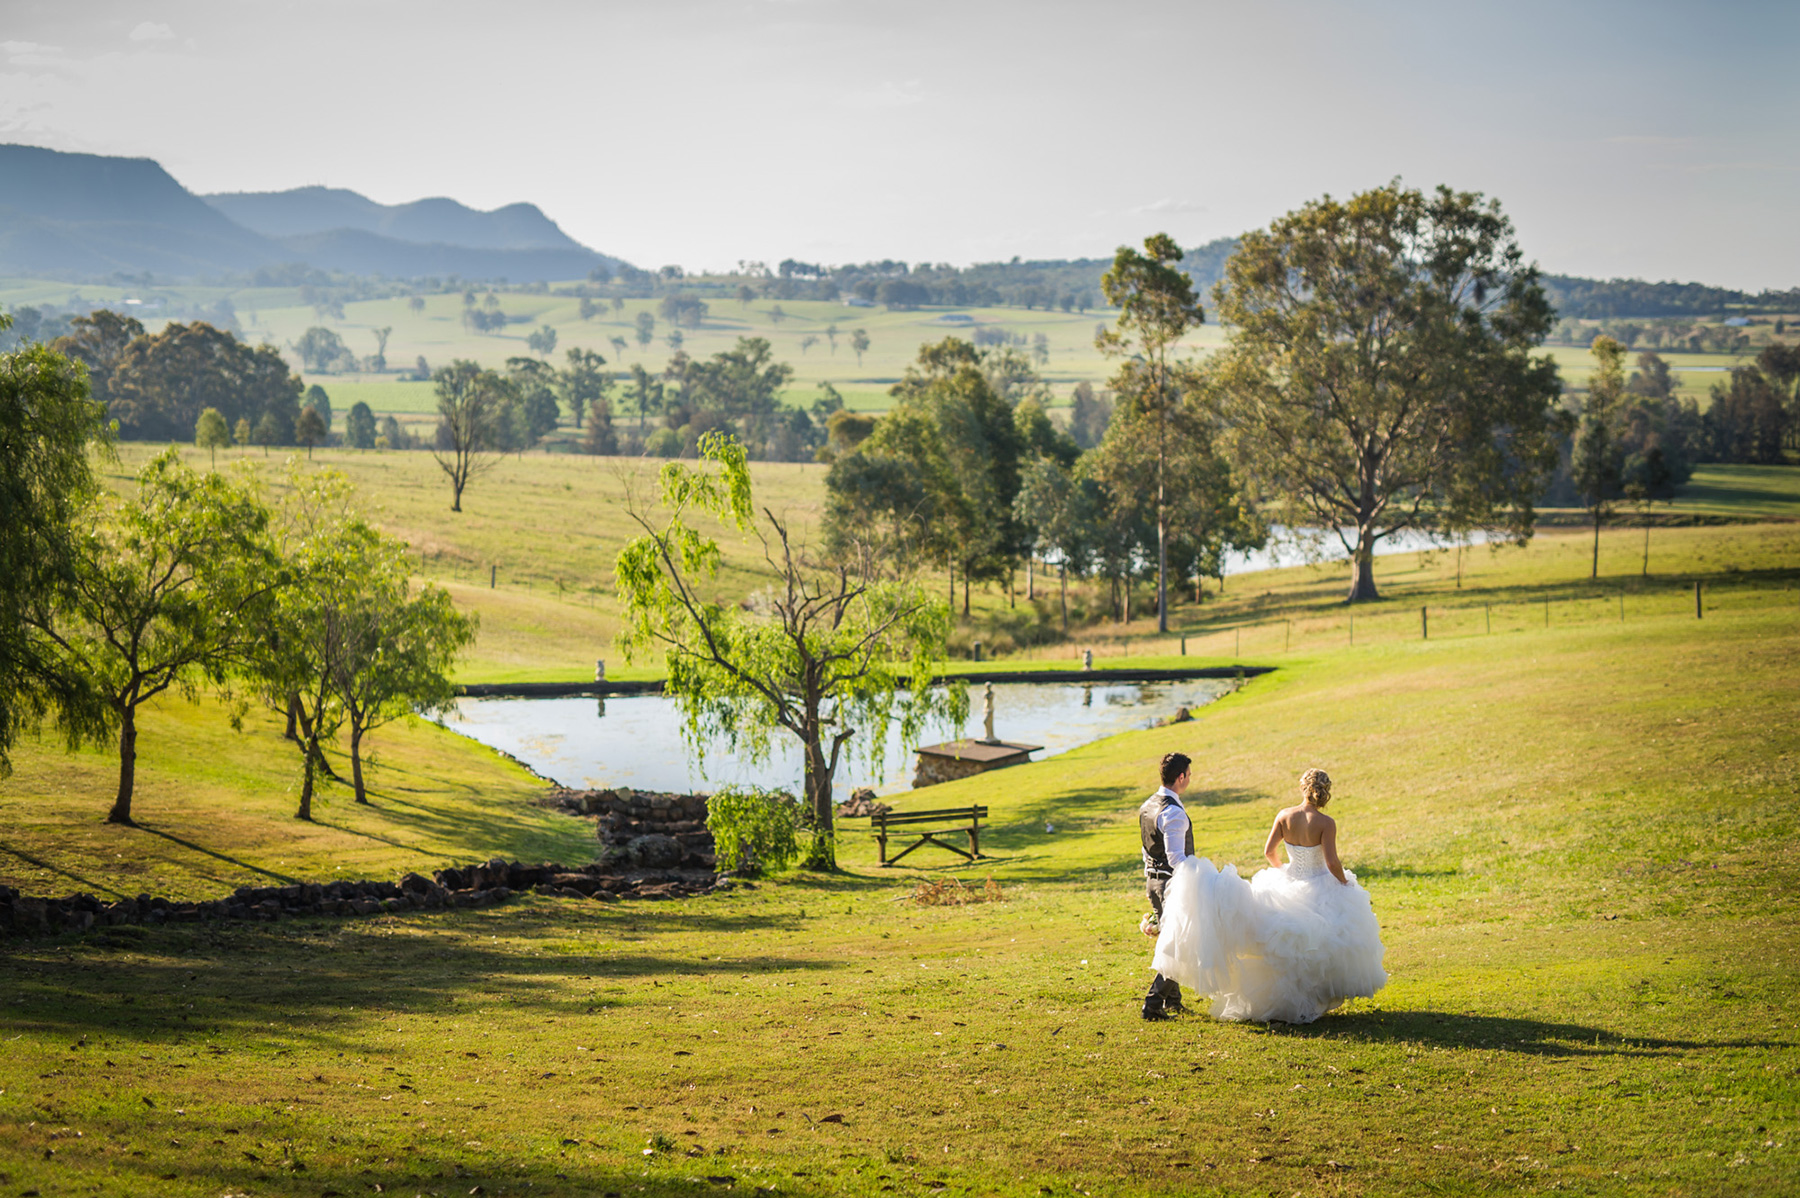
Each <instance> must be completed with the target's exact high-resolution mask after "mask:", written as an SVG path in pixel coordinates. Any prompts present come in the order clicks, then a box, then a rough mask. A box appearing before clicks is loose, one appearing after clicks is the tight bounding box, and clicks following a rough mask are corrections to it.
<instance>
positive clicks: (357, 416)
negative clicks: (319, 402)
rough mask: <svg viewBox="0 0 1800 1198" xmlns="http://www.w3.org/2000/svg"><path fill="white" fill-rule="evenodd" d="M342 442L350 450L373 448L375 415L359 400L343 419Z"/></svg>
mask: <svg viewBox="0 0 1800 1198" xmlns="http://www.w3.org/2000/svg"><path fill="white" fill-rule="evenodd" d="M344 442H345V444H347V445H349V446H350V447H351V448H352V449H373V448H375V413H374V411H372V410H371V409H370V407H369V405H368V404H366V403H364V402H363V401H362V400H360V399H359V400H357V401H356V402H355V403H354V404H352V405H351V407H350V414H349V415H348V416H346V417H344Z"/></svg>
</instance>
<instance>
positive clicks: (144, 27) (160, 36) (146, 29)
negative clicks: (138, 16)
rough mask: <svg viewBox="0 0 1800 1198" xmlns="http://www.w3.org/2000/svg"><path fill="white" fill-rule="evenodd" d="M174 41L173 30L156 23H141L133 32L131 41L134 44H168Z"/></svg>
mask: <svg viewBox="0 0 1800 1198" xmlns="http://www.w3.org/2000/svg"><path fill="white" fill-rule="evenodd" d="M174 39H175V31H174V30H173V29H170V28H169V27H168V26H167V25H162V24H159V23H157V22H155V21H140V22H139V23H138V27H137V28H136V29H133V30H132V31H131V40H132V41H134V42H167V41H173V40H174Z"/></svg>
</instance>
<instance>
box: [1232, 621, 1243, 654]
mask: <svg viewBox="0 0 1800 1198" xmlns="http://www.w3.org/2000/svg"><path fill="white" fill-rule="evenodd" d="M1233 632H1234V634H1235V635H1233V636H1232V638H1231V655H1232V656H1233V657H1237V656H1239V655H1241V654H1242V653H1243V651H1244V629H1243V626H1242V625H1239V626H1238V627H1237V628H1236V629H1234V630H1233Z"/></svg>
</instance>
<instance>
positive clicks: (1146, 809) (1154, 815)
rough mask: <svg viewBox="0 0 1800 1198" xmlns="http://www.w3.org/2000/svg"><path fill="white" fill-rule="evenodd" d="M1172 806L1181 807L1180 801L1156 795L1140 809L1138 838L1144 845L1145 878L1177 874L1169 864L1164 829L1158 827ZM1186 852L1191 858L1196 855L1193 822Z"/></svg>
mask: <svg viewBox="0 0 1800 1198" xmlns="http://www.w3.org/2000/svg"><path fill="white" fill-rule="evenodd" d="M1170 804H1174V805H1175V806H1177V807H1181V803H1180V802H1179V801H1178V800H1176V799H1171V798H1170V797H1169V796H1168V795H1164V794H1154V795H1151V796H1150V797H1149V798H1148V799H1146V800H1145V802H1144V805H1143V806H1142V807H1139V808H1138V836H1139V838H1140V839H1142V841H1143V843H1144V876H1145V877H1146V878H1168V877H1173V876H1174V874H1175V870H1174V868H1173V867H1172V866H1170V864H1169V850H1168V849H1167V847H1165V846H1164V844H1163V834H1162V829H1161V828H1159V827H1157V825H1156V821H1157V819H1158V817H1160V816H1161V815H1162V813H1163V810H1164V809H1165V808H1167V807H1168V806H1169V805H1170ZM1182 810H1183V811H1186V810H1187V809H1186V808H1185V807H1183V808H1182ZM1186 852H1187V855H1188V856H1190V857H1192V856H1193V855H1194V824H1193V821H1192V820H1189V821H1188V828H1187V848H1186Z"/></svg>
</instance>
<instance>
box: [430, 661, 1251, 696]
mask: <svg viewBox="0 0 1800 1198" xmlns="http://www.w3.org/2000/svg"><path fill="white" fill-rule="evenodd" d="M1274 670H1275V667H1274V666H1197V667H1195V668H1194V669H1191V670H1181V669H1176V670H1151V669H1140V670H1131V669H1121V670H970V671H968V672H966V673H958V674H941V675H939V676H938V677H937V678H935V679H933V684H934V685H939V686H942V685H947V684H949V683H952V682H1066V683H1068V684H1070V685H1072V686H1079V685H1081V684H1083V683H1087V682H1188V681H1191V680H1194V679H1201V678H1255V677H1256V676H1257V675H1259V674H1269V673H1273V672H1274ZM899 683H900V687H901V689H905V688H906V687H907V686H909V685H910V684H911V679H909V678H904V677H903V678H901V679H900V680H899ZM456 693H457V694H458V695H461V696H463V697H465V698H470V699H587V698H601V699H603V698H608V697H610V696H613V695H660V694H662V693H663V681H662V679H660V678H653V679H649V680H639V681H619V682H465V683H463V684H462V685H461V686H459V687H457V688H456Z"/></svg>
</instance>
